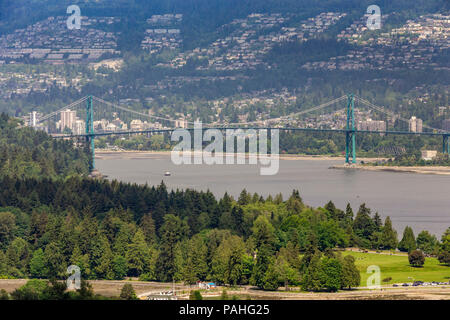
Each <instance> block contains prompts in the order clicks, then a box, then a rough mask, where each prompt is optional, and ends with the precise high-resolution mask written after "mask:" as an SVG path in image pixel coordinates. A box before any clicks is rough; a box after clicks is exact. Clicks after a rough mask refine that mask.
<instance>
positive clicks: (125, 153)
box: [95, 149, 384, 162]
mask: <svg viewBox="0 0 450 320" xmlns="http://www.w3.org/2000/svg"><path fill="white" fill-rule="evenodd" d="M170 153H171V151H142V150H108V149H98V150H96V151H95V155H96V158H97V159H105V158H106V157H108V156H122V157H123V158H130V157H132V156H133V157H135V156H141V157H146V156H170ZM195 154H196V152H192V155H195ZM223 155H224V156H231V155H237V153H225V152H224V153H223ZM97 156H98V157H97ZM245 157H246V158H248V157H249V154H245ZM264 157H267V158H271V156H264ZM279 159H280V160H317V161H332V160H336V161H344V160H345V157H343V156H326V155H300V154H299V155H297V154H280V155H279ZM360 159H363V160H364V161H366V162H373V161H377V160H383V159H384V158H360Z"/></svg>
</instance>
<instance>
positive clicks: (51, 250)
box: [44, 243, 67, 279]
mask: <svg viewBox="0 0 450 320" xmlns="http://www.w3.org/2000/svg"><path fill="white" fill-rule="evenodd" d="M44 255H45V267H46V269H47V271H48V274H47V277H48V278H56V279H60V278H64V277H65V276H66V269H67V265H66V262H65V259H64V256H63V255H62V253H61V249H60V248H59V246H58V245H57V244H56V243H49V244H48V245H47V246H46V247H45V251H44Z"/></svg>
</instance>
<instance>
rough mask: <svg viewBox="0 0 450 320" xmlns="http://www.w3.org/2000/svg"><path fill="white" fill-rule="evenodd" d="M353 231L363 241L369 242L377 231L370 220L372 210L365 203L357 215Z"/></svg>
mask: <svg viewBox="0 0 450 320" xmlns="http://www.w3.org/2000/svg"><path fill="white" fill-rule="evenodd" d="M353 230H354V232H355V233H356V235H357V236H358V237H360V238H362V240H366V241H368V240H369V239H370V236H371V235H372V233H373V232H374V231H375V230H376V226H375V223H374V221H373V220H372V219H371V218H370V209H369V208H367V207H366V205H365V204H364V203H363V204H362V205H361V206H360V207H359V210H358V213H357V214H356V218H355V221H354V222H353Z"/></svg>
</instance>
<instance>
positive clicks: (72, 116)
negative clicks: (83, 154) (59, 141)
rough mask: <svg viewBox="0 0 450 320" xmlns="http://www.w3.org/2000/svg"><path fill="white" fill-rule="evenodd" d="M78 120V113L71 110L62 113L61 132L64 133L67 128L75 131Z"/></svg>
mask: <svg viewBox="0 0 450 320" xmlns="http://www.w3.org/2000/svg"><path fill="white" fill-rule="evenodd" d="M76 118H77V112H76V111H72V110H70V109H67V110H64V111H61V131H64V129H65V128H68V129H70V130H73V126H74V124H75V121H76Z"/></svg>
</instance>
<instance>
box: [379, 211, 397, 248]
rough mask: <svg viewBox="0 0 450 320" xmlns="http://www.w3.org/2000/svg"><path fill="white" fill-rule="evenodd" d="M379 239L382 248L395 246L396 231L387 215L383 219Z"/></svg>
mask: <svg viewBox="0 0 450 320" xmlns="http://www.w3.org/2000/svg"><path fill="white" fill-rule="evenodd" d="M380 240H381V241H380V242H381V247H382V249H387V250H390V249H395V248H397V243H398V240H397V231H395V230H394V228H393V227H392V222H391V219H390V218H389V217H387V218H386V220H385V221H384V227H383V233H382V235H381V239H380Z"/></svg>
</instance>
